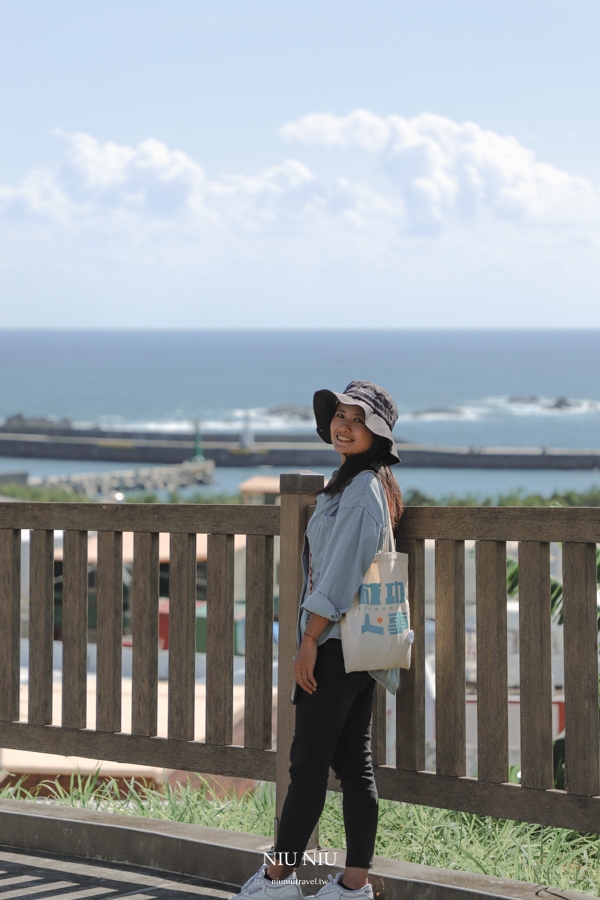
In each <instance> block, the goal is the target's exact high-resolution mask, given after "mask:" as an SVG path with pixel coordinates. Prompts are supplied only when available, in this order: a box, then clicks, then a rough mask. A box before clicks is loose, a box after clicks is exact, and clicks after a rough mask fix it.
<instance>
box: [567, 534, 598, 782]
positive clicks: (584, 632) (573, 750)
mask: <svg viewBox="0 0 600 900" xmlns="http://www.w3.org/2000/svg"><path fill="white" fill-rule="evenodd" d="M562 564H563V615H564V639H565V790H566V791H568V793H570V794H580V795H583V796H588V797H590V796H596V795H598V794H600V771H599V735H598V622H597V619H598V608H597V601H596V545H595V544H572V543H564V544H563V557H562Z"/></svg>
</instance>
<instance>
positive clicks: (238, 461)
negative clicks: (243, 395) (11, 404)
mask: <svg viewBox="0 0 600 900" xmlns="http://www.w3.org/2000/svg"><path fill="white" fill-rule="evenodd" d="M197 449H198V443H197V439H196V438H195V437H194V435H193V434H191V433H190V432H187V433H177V432H173V433H171V432H147V431H139V432H137V431H107V430H103V429H101V428H89V429H84V428H75V427H73V426H71V425H67V424H65V425H63V426H61V425H58V426H54V425H52V426H49V425H46V424H45V423H44V424H41V425H39V426H34V425H30V424H24V425H23V426H20V427H19V426H17V427H15V423H14V422H13V423H11V424H6V425H3V426H0V458H1V457H2V456H11V457H20V458H31V459H73V460H85V461H90V462H94V461H98V462H100V461H103V462H123V463H134V464H138V465H139V464H147V465H177V464H180V463H183V462H184V461H185V460H188V459H190V458H192V457H193V456H194V455H195V453H196V450H197ZM398 449H399V451H400V456H401V458H402V463H403V464H404V465H405V466H409V467H414V468H439V469H442V468H454V469H531V470H533V469H538V470H539V469H541V470H544V469H545V470H550V469H562V470H582V471H586V470H587V471H593V470H596V469H600V450H596V449H582V450H579V449H571V448H539V447H537V448H536V447H442V446H430V445H421V444H410V443H405V442H402V441H399V442H398ZM202 450H203V453H204V456H205V458H206V459H207V460H209V461H212V462H213V463H214V464H215V465H217V466H224V467H226V466H236V467H237V466H248V467H252V466H261V465H269V466H294V467H300V468H312V467H315V466H335V465H336V464H337V462H338V456H337V454H336V453H335V452H334V451H333V449H332V448H331V447H329V446H328V445H327V444H324V443H323V442H322V441H320V440H319V439H318V438H316V437H315V435H314V434H312V433H310V432H308V433H307V432H301V433H296V434H291V433H289V432H279V433H275V432H264V433H261V432H257V433H256V434H249V433H248V432H247V431H244V432H240V433H230V432H222V433H217V432H213V433H210V434H206V435H205V436H204V439H203V441H202Z"/></svg>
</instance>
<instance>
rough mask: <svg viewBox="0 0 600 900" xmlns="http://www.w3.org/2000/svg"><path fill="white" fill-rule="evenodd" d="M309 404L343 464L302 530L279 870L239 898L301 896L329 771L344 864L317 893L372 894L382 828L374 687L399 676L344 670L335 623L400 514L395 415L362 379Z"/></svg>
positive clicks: (267, 870) (392, 684)
mask: <svg viewBox="0 0 600 900" xmlns="http://www.w3.org/2000/svg"><path fill="white" fill-rule="evenodd" d="M313 405H314V410H315V417H316V420H317V432H318V434H319V435H320V437H321V438H322V439H323V440H324V441H326V442H327V443H332V444H333V447H334V449H335V450H336V451H337V452H338V453H340V454H341V457H342V464H341V466H340V468H339V469H338V470H337V472H335V473H334V475H333V477H332V479H331V481H330V482H329V484H328V485H327V487H326V488H325V490H324V491H323V493H322V494H320V495H319V497H318V498H317V505H316V509H315V513H314V515H313V516H312V518H311V520H310V522H309V526H308V529H307V532H306V537H305V546H304V555H303V565H304V576H305V577H304V588H303V591H302V597H301V603H300V615H299V621H298V638H299V644H298V651H297V653H296V656H295V657H294V679H295V683H296V684H295V689H294V698H293V699H294V701H295V702H296V704H297V705H296V728H295V733H294V740H293V743H292V748H291V753H290V759H291V767H290V777H291V783H290V786H289V790H288V794H287V797H286V800H285V803H284V806H283V810H282V814H281V820H280V822H279V828H278V832H277V840H276V844H275V854H274V856H273V858H274V859H276V860H278V862H277V863H276V864H275V865H270V866H268V867H267V866H261V868H260V869H259V870H258V872H257V873H256V875H253V876H252V878H251V879H249V881H247V882H246V884H245V885H244V886H243V888H242V892H241V894H240V895H239V896H241V897H245V896H248V897H249V896H250V895H252V897H253V900H267V898H270V900H297V898H298V900H299V898H301V897H302V890H301V887H300V882H299V881H298V879H297V878H296V875H295V873H294V868H295V867H296V866H299V865H300V864H301V862H302V854H303V852H304V850H305V849H306V846H307V843H308V840H309V838H310V835H311V834H312V832H313V830H314V828H315V826H316V824H317V822H318V820H319V816H320V814H321V812H322V809H323V805H324V802H325V794H326V789H327V779H328V775H329V768H330V766H331V767H332V768H333V770H334V772H335V774H336V777H337V778H338V779H339V780H340V782H341V786H342V793H343V810H344V827H345V830H346V847H347V853H346V868H345V871H344V872H343V873H342V875H341V876H340V875H338V876H337V877H336V878H335V879H332V877H331V876H329V877H330V881H329V883H328V884H327V885H325V887H323V888H322V889H321V890H320V891H319V895H320V894H324V893H327V894H331V900H336V898H338V897H342V896H344V897H350V895H352V896H353V897H355V898H360V900H362V898H365V900H372V898H373V891H372V888H371V886H370V884H369V883H368V881H367V874H368V870H369V867H370V866H371V865H372V858H373V851H374V847H375V835H376V831H377V788H376V785H375V780H374V776H373V765H372V762H371V743H370V742H371V724H370V723H371V712H372V704H373V694H374V689H375V682H376V681H379V682H380V683H382V684H384V685H385V687H386V688H387V689H388V690H389V691H391V692H392V693H395V692H396V690H397V688H398V681H399V672H398V670H397V669H391V670H388V671H373V672H349V673H347V672H346V671H345V669H344V659H343V654H342V648H341V634H340V625H339V623H340V619H341V618H342V616H343V615H344V613H345V612H347V611H348V610H349V609H350V607H351V605H352V602H353V599H354V596H355V594H356V592H357V590H358V588H359V586H360V584H361V582H362V579H363V577H364V575H365V573H366V572H367V569H368V568H369V566H370V565H371V563H372V562H373V559H374V558H375V555H376V554H377V552H378V551H380V550H382V549H383V546H384V539H385V533H386V528H387V524H388V509H389V511H390V514H391V518H392V522H393V524H394V525H396V524H397V523H398V521H399V519H400V516H401V514H402V497H401V494H400V490H399V488H398V484H397V482H396V480H395V478H394V476H393V475H392V473H391V472H390V469H389V466H391V465H394V464H395V463H397V462H399V457H398V454H397V452H396V448H395V445H394V439H393V437H392V428H393V427H394V424H395V423H396V420H397V418H398V410H397V408H396V404H395V403H394V401H393V400H392V398H391V397H390V395H389V394H388V393H387V392H386V391H384V390H383V388H380V387H378V386H377V385H375V384H372V383H370V382H367V381H353V382H351V383H350V384H349V385H348V387H347V388H346V390H345V391H344V393H343V394H338V393H334V392H333V391H328V390H322V391H317V393H316V394H315V396H314V401H313ZM334 894H335V896H334Z"/></svg>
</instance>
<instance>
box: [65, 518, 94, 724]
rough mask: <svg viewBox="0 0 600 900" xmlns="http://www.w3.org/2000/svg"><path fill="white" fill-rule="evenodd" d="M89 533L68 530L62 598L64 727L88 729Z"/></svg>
mask: <svg viewBox="0 0 600 900" xmlns="http://www.w3.org/2000/svg"><path fill="white" fill-rule="evenodd" d="M87 538H88V536H87V531H65V533H64V544H63V597H62V725H63V727H64V728H85V726H86V708H87V631H88V602H87V601H88V596H87Z"/></svg>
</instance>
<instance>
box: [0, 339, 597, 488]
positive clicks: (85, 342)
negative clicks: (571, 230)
mask: <svg viewBox="0 0 600 900" xmlns="http://www.w3.org/2000/svg"><path fill="white" fill-rule="evenodd" d="M599 351H600V331H592V330H590V331H580V330H573V331H550V330H547V331H543V330H539V331H514V330H506V331H475V330H472V331H467V330H463V331H435V330H431V331H411V330H406V331H390V330H368V331H363V332H360V331H323V330H322V331H319V330H312V331H309V330H307V331H276V330H261V331H235V330H232V331H192V330H190V331H160V332H159V331H116V330H115V331H35V330H29V331H26V330H22V331H9V330H4V331H0V385H1V390H0V418H4V417H7V416H9V415H11V414H13V413H16V412H23V413H24V414H25V415H27V416H46V415H51V416H56V417H58V418H61V417H63V416H68V417H70V418H71V419H72V420H73V421H74V422H76V423H92V422H100V423H102V424H104V425H113V426H125V425H131V424H136V425H144V426H146V427H161V428H165V429H169V428H177V429H180V428H182V427H185V428H191V427H192V426H191V420H193V419H200V420H201V421H202V423H203V427H204V429H205V430H206V431H210V429H211V428H216V427H224V426H225V427H232V428H233V427H239V425H240V423H241V422H242V421H243V420H244V419H245V418H247V419H249V420H250V421H251V422H252V423H253V425H254V427H256V428H259V427H260V428H261V429H262V428H265V427H272V428H281V427H286V428H289V429H297V428H303V429H310V428H312V427H314V426H313V424H312V422H311V421H310V420H309V419H304V420H303V419H301V418H300V419H299V418H297V417H295V416H293V415H290V414H286V411H285V410H283V411H282V410H281V409H276V410H275V411H273V408H274V407H275V408H276V407H286V406H292V405H293V406H298V407H310V402H311V398H312V394H313V392H314V391H315V390H316V389H318V388H321V387H331V388H334V389H336V390H341V389H343V388H344V387H345V385H346V384H347V382H348V381H350V380H351V379H353V378H365V379H368V380H372V381H376V382H378V383H379V384H382V385H383V386H384V387H386V388H387V389H388V390H389V391H390V393H391V394H392V395H393V396H394V398H395V399H396V401H397V403H398V407H399V410H400V418H399V421H398V425H397V427H396V434H397V436H398V438H399V439H404V440H409V441H415V442H422V443H428V444H429V443H430V444H441V445H459V446H464V445H468V446H547V447H551V446H552V447H598V446H600V352H599ZM557 401H558V402H557ZM15 466H18V467H19V468H25V469H28V470H29V471H30V472H31V474H42V471H41V469H43V470H44V471H45V472H50V471H52V472H59V471H63V472H64V471H76V470H79V471H81V468H82V466H85V468H87V469H89V464H82V463H65V462H61V463H54V462H52V461H48V462H42V461H33V460H23V461H20V460H11V461H10V462H9V461H8V460H2V459H0V471H2V470H6V469H7V468H12V469H14V467H15ZM241 474H242V473H236V472H235V471H234V470H229V471H228V472H227V471H226V470H223V471H222V472H221V471H220V472H219V473H217V481H218V489H219V490H225V489H229V488H230V486H231V482H232V479H234V478H236V477H237V476H238V475H241ZM398 476H399V478H400V480H401V481H402V482H403V484H404V486H405V487H410V486H417V487H421V489H428V490H429V491H430V492H434V493H444V492H449V491H451V490H458V491H460V492H466V491H467V490H470V492H471V493H490V492H492V493H493V492H497V491H499V490H508V489H510V488H512V487H519V486H521V487H523V488H524V489H526V490H530V489H531V490H533V489H537V490H542V491H550V490H552V489H554V488H555V487H558V488H566V487H579V488H581V487H584V486H586V485H588V484H590V483H595V482H597V481H600V478H599V477H598V476H597V475H596V474H595V473H575V472H573V473H572V472H562V473H561V472H557V473H552V472H549V473H542V472H530V473H515V472H473V471H472V470H466V471H465V470H462V471H456V470H454V471H452V470H439V471H433V470H410V471H408V470H407V471H404V472H402V470H401V469H399V470H398ZM407 481H409V482H410V484H407Z"/></svg>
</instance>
